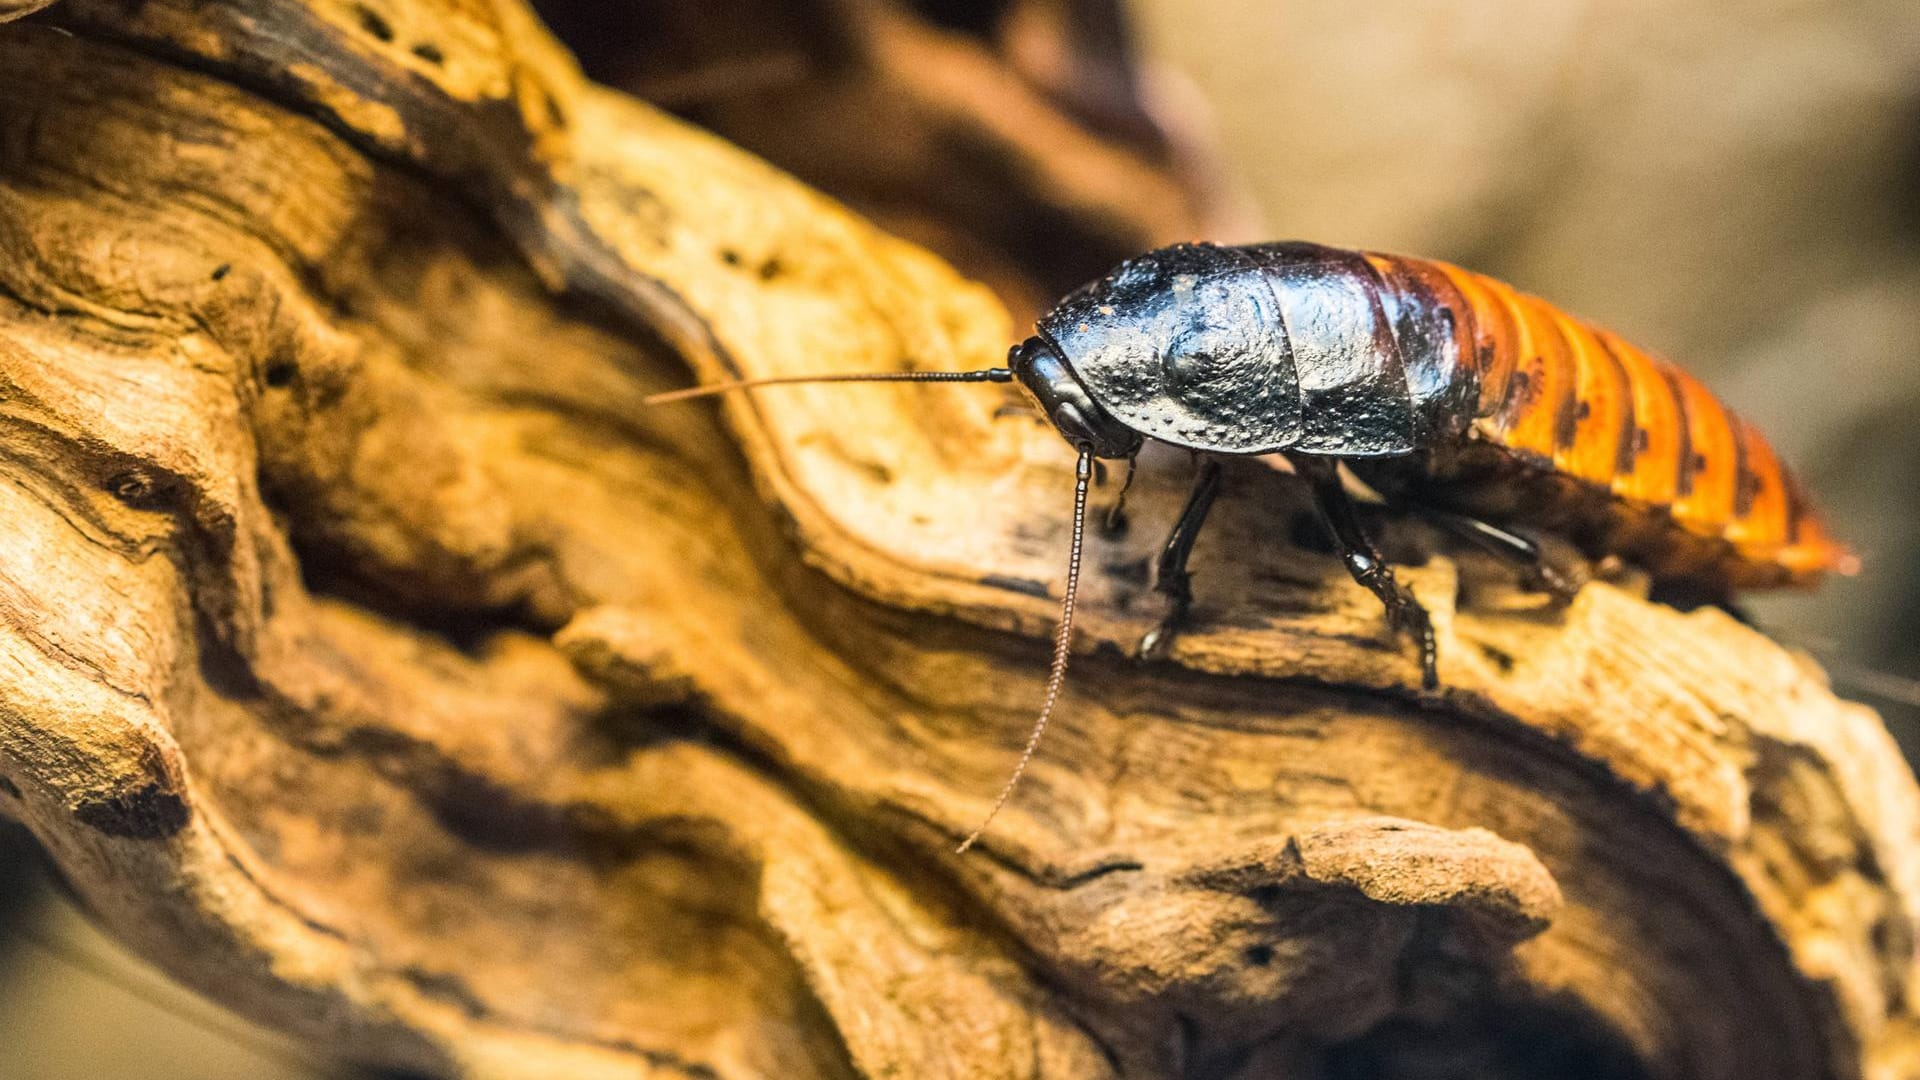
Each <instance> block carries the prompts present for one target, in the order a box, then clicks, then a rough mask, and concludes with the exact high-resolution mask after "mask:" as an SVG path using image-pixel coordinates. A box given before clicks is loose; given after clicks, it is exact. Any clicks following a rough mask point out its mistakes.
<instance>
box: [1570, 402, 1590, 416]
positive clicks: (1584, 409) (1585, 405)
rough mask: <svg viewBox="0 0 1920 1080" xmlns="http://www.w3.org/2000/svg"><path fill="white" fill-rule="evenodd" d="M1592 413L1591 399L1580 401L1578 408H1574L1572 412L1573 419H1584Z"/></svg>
mask: <svg viewBox="0 0 1920 1080" xmlns="http://www.w3.org/2000/svg"><path fill="white" fill-rule="evenodd" d="M1592 415H1593V402H1591V401H1583V402H1581V403H1580V406H1579V408H1577V409H1575V410H1574V413H1573V416H1574V419H1576V420H1585V419H1586V418H1587V417H1589V416H1592Z"/></svg>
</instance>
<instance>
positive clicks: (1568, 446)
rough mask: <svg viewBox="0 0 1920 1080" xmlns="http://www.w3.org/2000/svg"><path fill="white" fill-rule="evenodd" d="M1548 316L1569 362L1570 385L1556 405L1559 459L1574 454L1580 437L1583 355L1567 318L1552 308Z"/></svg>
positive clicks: (1555, 443) (1555, 441) (1555, 436)
mask: <svg viewBox="0 0 1920 1080" xmlns="http://www.w3.org/2000/svg"><path fill="white" fill-rule="evenodd" d="M1547 316H1548V317H1547V322H1548V323H1549V324H1551V325H1552V326H1553V332H1554V335H1555V336H1557V337H1558V338H1559V339H1560V355H1561V356H1562V357H1564V358H1565V359H1566V380H1567V385H1566V386H1565V387H1563V388H1562V389H1561V393H1560V400H1559V401H1557V402H1555V403H1554V406H1553V452H1554V454H1555V455H1556V456H1557V455H1560V454H1571V453H1573V444H1574V441H1575V440H1576V439H1578V438H1579V436H1580V383H1581V378H1580V375H1581V372H1580V360H1581V357H1582V356H1583V355H1584V354H1583V353H1582V352H1581V350H1580V347H1579V346H1578V345H1576V344H1575V343H1574V340H1573V335H1572V334H1570V333H1568V332H1567V317H1566V316H1565V315H1562V314H1561V313H1560V312H1558V311H1555V310H1553V309H1551V308H1548V309H1547Z"/></svg>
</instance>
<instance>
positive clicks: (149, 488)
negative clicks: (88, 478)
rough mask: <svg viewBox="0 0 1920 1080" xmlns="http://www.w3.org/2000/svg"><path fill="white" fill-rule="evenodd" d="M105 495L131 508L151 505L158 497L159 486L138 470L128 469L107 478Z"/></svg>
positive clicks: (151, 478)
mask: <svg viewBox="0 0 1920 1080" xmlns="http://www.w3.org/2000/svg"><path fill="white" fill-rule="evenodd" d="M104 486H105V487H106V489H107V494H109V495H112V496H113V497H114V498H116V499H119V500H120V501H121V502H123V503H126V504H127V505H128V506H132V507H147V506H151V505H153V503H154V502H155V500H156V499H158V497H159V485H158V484H156V483H154V480H153V477H151V476H148V475H147V474H146V473H145V472H143V471H142V470H140V469H128V470H127V471H126V472H123V473H115V474H114V475H112V476H110V477H108V478H107V482H106V484H105V485H104Z"/></svg>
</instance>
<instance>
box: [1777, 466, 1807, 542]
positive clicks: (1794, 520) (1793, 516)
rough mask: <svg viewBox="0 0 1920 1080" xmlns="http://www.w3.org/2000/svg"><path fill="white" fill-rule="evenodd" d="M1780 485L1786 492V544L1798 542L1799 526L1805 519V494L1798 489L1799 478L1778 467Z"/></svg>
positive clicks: (1784, 468) (1783, 467)
mask: <svg viewBox="0 0 1920 1080" xmlns="http://www.w3.org/2000/svg"><path fill="white" fill-rule="evenodd" d="M1780 487H1781V488H1782V489H1783V490H1784V491H1786V493H1787V545H1788V546H1789V547H1791V546H1792V545H1794V544H1798V543H1799V542H1800V526H1801V524H1802V523H1803V522H1805V521H1806V520H1807V494H1806V492H1804V491H1801V490H1800V479H1799V477H1796V476H1794V475H1793V474H1792V473H1791V472H1788V471H1787V468H1786V466H1784V465H1782V466H1781V467H1780Z"/></svg>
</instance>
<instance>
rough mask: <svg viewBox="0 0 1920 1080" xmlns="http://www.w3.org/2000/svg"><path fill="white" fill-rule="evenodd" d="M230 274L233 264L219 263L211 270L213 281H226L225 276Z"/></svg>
mask: <svg viewBox="0 0 1920 1080" xmlns="http://www.w3.org/2000/svg"><path fill="white" fill-rule="evenodd" d="M231 273H233V264H232V263H221V264H220V265H219V266H216V267H214V268H213V280H215V281H225V280H227V275H228V274H231Z"/></svg>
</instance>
